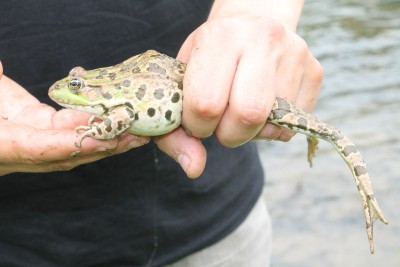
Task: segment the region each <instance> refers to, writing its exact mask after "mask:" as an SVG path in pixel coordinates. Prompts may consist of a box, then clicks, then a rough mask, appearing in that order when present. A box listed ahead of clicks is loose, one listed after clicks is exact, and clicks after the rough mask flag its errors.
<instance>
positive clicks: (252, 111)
mask: <svg viewBox="0 0 400 267" xmlns="http://www.w3.org/2000/svg"><path fill="white" fill-rule="evenodd" d="M237 118H238V120H239V121H240V123H241V124H242V125H243V126H245V127H249V128H253V127H257V126H259V125H261V124H265V122H266V120H267V113H266V112H265V111H264V110H263V109H260V108H243V109H241V110H240V111H239V112H238V114H237Z"/></svg>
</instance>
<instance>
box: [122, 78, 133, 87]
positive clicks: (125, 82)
mask: <svg viewBox="0 0 400 267" xmlns="http://www.w3.org/2000/svg"><path fill="white" fill-rule="evenodd" d="M121 85H122V86H125V87H129V86H131V81H130V80H124V81H123V82H122V83H121Z"/></svg>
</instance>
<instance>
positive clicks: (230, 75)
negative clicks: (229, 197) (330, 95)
mask: <svg viewBox="0 0 400 267" xmlns="http://www.w3.org/2000/svg"><path fill="white" fill-rule="evenodd" d="M224 2H225V1H222V0H221V1H216V4H215V5H214V8H213V10H212V11H211V15H210V18H209V20H208V21H207V22H206V23H205V24H203V25H202V26H201V27H199V28H198V29H197V30H195V31H194V32H193V33H192V34H191V35H190V36H189V37H188V38H187V40H186V42H185V43H184V44H183V46H182V47H181V50H180V52H179V55H178V59H179V60H181V61H183V62H187V63H188V65H187V68H186V73H185V77H184V84H183V90H184V96H185V97H184V99H183V118H182V124H183V125H184V127H185V128H187V129H188V130H189V131H190V132H191V134H192V135H193V136H195V137H198V138H203V137H207V136H209V135H211V134H215V135H216V137H217V138H218V140H219V141H220V142H221V143H222V144H223V145H225V146H229V147H235V146H238V145H241V144H243V143H245V142H247V141H249V140H252V139H259V138H261V139H278V140H281V141H288V140H289V139H290V138H291V136H292V135H293V133H292V132H291V131H289V130H287V129H282V128H280V127H278V126H276V125H274V124H271V123H269V122H267V117H268V116H269V114H270V111H271V107H272V105H273V103H274V101H275V97H276V96H279V97H282V98H285V99H286V100H288V101H289V102H291V103H293V104H296V105H297V106H299V107H301V108H302V109H304V110H305V111H308V112H310V111H311V110H312V109H313V107H314V105H315V103H316V101H317V97H318V95H319V91H320V88H321V84H322V77H323V72H322V68H321V66H320V64H319V63H318V61H317V60H316V59H315V58H314V57H313V56H312V54H311V53H310V51H309V49H308V47H307V45H306V43H305V42H304V40H303V39H301V38H300V37H299V36H298V35H297V34H295V32H294V29H295V28H296V24H297V19H298V16H299V13H300V8H294V7H293V10H291V9H290V7H288V6H285V1H283V2H282V8H280V9H279V8H278V9H273V8H271V6H260V8H259V9H254V10H255V12H254V10H253V11H251V12H247V9H249V8H252V7H254V5H253V6H252V5H251V4H249V3H247V2H245V4H244V5H245V6H241V7H242V8H238V9H237V10H236V9H234V10H233V9H225V10H224V7H227V6H229V4H226V5H224V4H225V3H224ZM230 2H231V3H232V1H230ZM233 2H235V1H233ZM236 2H237V3H238V4H237V5H238V6H240V5H241V4H240V3H239V1H236ZM253 2H268V1H253ZM275 2H276V1H275ZM297 2H298V3H297ZM297 2H296V3H295V2H293V3H294V4H293V5H301V1H297ZM227 3H228V2H227ZM232 5H234V4H232ZM267 5H278V6H279V5H280V4H279V3H273V4H271V3H269V4H267ZM266 10H271V14H270V15H267V16H265V15H264V16H261V15H258V14H254V13H257V11H260V12H262V13H265V11H266ZM277 10H279V11H282V13H280V12H276V13H273V12H274V11H277ZM291 12H292V13H294V14H290V13H291ZM296 13H297V14H296ZM220 14H223V15H220ZM243 14H246V15H243ZM279 21H281V22H282V23H281V22H279ZM283 23H286V24H285V25H284V24H283ZM176 132H179V131H176ZM184 142H187V138H185V137H184V136H182V135H181V134H179V135H178V134H173V135H169V136H168V139H165V137H163V136H161V137H159V138H158V144H159V146H160V147H162V148H163V149H164V151H167V153H168V151H171V152H169V155H171V156H172V157H174V158H177V157H178V155H180V157H182V155H184V157H185V158H186V169H189V170H191V171H192V172H193V173H196V174H198V175H199V174H200V173H201V172H202V170H203V169H202V168H199V166H200V167H201V166H202V164H199V162H202V161H203V160H204V159H201V158H198V157H193V156H191V155H190V154H187V153H186V152H185V150H184V148H185V146H184V145H183V143H184ZM184 168H185V167H184Z"/></svg>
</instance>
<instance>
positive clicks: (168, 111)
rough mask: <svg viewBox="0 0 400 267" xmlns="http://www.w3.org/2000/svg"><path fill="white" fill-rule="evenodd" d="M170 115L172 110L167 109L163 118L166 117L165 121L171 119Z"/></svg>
mask: <svg viewBox="0 0 400 267" xmlns="http://www.w3.org/2000/svg"><path fill="white" fill-rule="evenodd" d="M171 115H172V111H171V110H167V111H166V112H165V118H166V119H167V121H169V120H171Z"/></svg>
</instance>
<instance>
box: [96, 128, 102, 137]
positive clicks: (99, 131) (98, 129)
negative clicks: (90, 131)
mask: <svg viewBox="0 0 400 267" xmlns="http://www.w3.org/2000/svg"><path fill="white" fill-rule="evenodd" d="M96 131H97V133H98V134H99V135H102V134H103V131H102V130H101V129H100V128H99V127H96Z"/></svg>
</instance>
